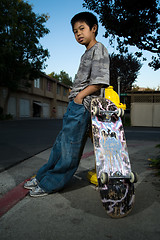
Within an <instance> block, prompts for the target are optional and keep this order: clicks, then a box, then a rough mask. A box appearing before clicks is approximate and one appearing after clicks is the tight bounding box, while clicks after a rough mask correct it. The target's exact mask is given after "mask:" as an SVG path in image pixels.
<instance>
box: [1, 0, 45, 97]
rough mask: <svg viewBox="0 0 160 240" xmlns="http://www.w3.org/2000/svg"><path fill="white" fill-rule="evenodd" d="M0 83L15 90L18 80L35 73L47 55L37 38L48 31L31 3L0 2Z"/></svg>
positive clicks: (42, 18)
mask: <svg viewBox="0 0 160 240" xmlns="http://www.w3.org/2000/svg"><path fill="white" fill-rule="evenodd" d="M0 12H1V14H0V53H1V54H0V85H1V86H5V87H7V88H8V96H7V99H6V101H7V100H8V98H9V93H10V91H13V90H17V89H18V88H19V86H20V84H21V80H22V79H23V80H24V79H25V80H26V85H25V86H26V87H27V86H29V85H28V79H30V80H31V79H32V78H33V77H35V76H38V74H39V72H40V70H42V69H43V68H44V67H45V61H46V60H47V58H48V57H49V53H48V50H47V49H43V47H42V45H41V44H40V42H39V40H40V38H42V37H44V36H45V35H46V34H48V33H49V30H48V29H47V28H45V26H44V24H45V22H46V21H47V20H48V16H47V15H45V14H42V15H36V14H35V13H34V12H33V10H32V6H31V5H29V4H28V3H27V2H24V1H23V0H1V1H0Z"/></svg>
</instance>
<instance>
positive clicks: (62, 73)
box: [48, 70, 73, 86]
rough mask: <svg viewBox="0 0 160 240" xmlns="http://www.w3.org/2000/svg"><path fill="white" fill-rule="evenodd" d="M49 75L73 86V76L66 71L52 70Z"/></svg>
mask: <svg viewBox="0 0 160 240" xmlns="http://www.w3.org/2000/svg"><path fill="white" fill-rule="evenodd" d="M48 76H50V77H52V78H55V79H57V80H58V81H59V82H61V83H64V84H65V85H68V86H72V84H73V83H72V78H71V77H69V74H68V73H66V72H65V71H63V70H62V71H60V74H57V73H55V72H51V73H50V74H49V75H48Z"/></svg>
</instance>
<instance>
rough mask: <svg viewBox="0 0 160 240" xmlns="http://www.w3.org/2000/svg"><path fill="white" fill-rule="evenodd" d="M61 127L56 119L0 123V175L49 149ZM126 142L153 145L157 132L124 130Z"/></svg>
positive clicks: (151, 129) (157, 138) (157, 139)
mask: <svg viewBox="0 0 160 240" xmlns="http://www.w3.org/2000/svg"><path fill="white" fill-rule="evenodd" d="M61 127H62V120H60V119H28V120H13V121H1V122H0V172H2V171H4V170H6V169H8V168H10V167H12V166H14V165H16V164H18V163H20V162H22V161H24V160H26V159H28V158H30V157H32V156H34V155H36V154H38V153H40V152H42V151H44V150H45V149H48V148H50V147H51V146H52V145H53V143H54V141H55V139H56V136H57V135H58V133H59V131H60V130H61ZM125 132H126V138H127V140H141V141H157V144H158V143H160V128H145V127H127V128H125Z"/></svg>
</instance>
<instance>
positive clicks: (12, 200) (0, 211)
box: [0, 151, 94, 217]
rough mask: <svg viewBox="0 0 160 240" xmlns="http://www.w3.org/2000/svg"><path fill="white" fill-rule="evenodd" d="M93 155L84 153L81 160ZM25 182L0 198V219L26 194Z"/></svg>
mask: <svg viewBox="0 0 160 240" xmlns="http://www.w3.org/2000/svg"><path fill="white" fill-rule="evenodd" d="M93 154H94V151H92V152H87V153H84V154H83V155H82V157H81V159H84V158H88V157H90V156H92V155H93ZM27 180H29V179H26V180H25V181H24V182H22V183H20V184H19V185H18V186H16V187H15V188H13V189H12V190H10V191H9V192H8V193H6V194H5V195H4V196H3V197H2V198H0V217H2V216H3V215H4V214H5V213H6V212H8V211H9V210H10V209H11V208H12V207H13V206H15V205H16V204H17V203H18V202H19V201H20V200H22V199H23V198H24V197H25V196H26V195H27V194H28V192H29V190H28V189H25V188H24V187H23V185H24V183H25V182H26V181H27Z"/></svg>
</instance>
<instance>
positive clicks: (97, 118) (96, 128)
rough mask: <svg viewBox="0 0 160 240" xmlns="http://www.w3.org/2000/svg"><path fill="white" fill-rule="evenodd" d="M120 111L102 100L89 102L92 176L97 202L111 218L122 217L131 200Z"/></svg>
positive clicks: (130, 177) (130, 176)
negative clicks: (93, 168)
mask: <svg viewBox="0 0 160 240" xmlns="http://www.w3.org/2000/svg"><path fill="white" fill-rule="evenodd" d="M123 113H124V111H123V110H122V109H120V108H117V107H116V105H115V104H114V103H113V102H111V101H110V100H109V99H106V98H94V99H93V100H92V102H91V119H92V134H93V144H94V152H95V162H96V173H97V180H98V188H99V191H100V196H101V200H102V203H103V206H104V207H105V209H106V211H107V214H108V215H109V216H111V217H113V218H120V217H124V216H126V215H127V214H128V213H129V212H130V211H131V210H132V208H133V205H134V201H135V192H134V182H136V181H137V175H136V174H135V173H134V172H132V171H131V164H130V160H129V155H128V150H127V145H126V139H125V135H124V129H123V125H122V121H121V117H120V116H122V115H123Z"/></svg>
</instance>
